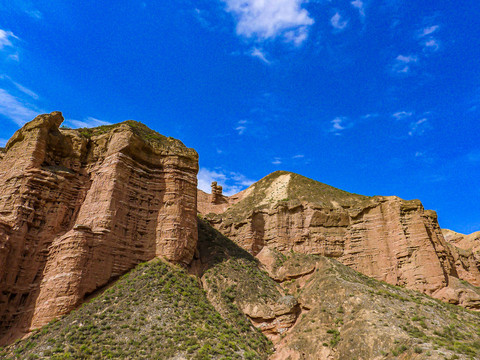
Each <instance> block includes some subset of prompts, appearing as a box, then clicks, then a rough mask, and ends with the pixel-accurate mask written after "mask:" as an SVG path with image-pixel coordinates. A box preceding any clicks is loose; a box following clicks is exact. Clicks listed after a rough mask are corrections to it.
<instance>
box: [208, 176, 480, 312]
mask: <svg viewBox="0 0 480 360" xmlns="http://www.w3.org/2000/svg"><path fill="white" fill-rule="evenodd" d="M237 198H238V200H236V201H231V200H230V201H231V202H233V204H232V205H230V206H229V207H228V208H227V209H226V210H225V211H223V212H220V211H219V212H218V213H217V214H216V215H215V214H210V215H208V216H207V218H208V220H209V222H210V223H211V224H212V225H213V226H214V227H215V228H216V229H218V230H219V231H220V232H221V233H223V234H224V235H225V236H227V237H229V238H230V239H232V240H234V241H235V242H236V243H237V244H239V245H240V246H242V247H243V248H244V249H246V250H247V251H249V252H250V253H251V254H253V255H257V254H259V253H261V251H262V249H264V248H265V247H266V248H270V249H276V250H279V251H280V252H283V253H287V252H290V251H294V252H298V253H303V254H319V255H324V256H328V257H334V258H336V259H338V260H339V261H340V262H342V263H343V264H345V265H347V266H349V267H351V268H353V269H355V270H357V271H359V272H361V273H363V274H365V275H367V276H371V277H373V278H375V279H377V280H382V281H386V282H388V283H390V284H393V285H401V286H406V287H407V288H409V289H413V290H418V291H421V292H423V293H426V294H428V295H432V296H436V297H439V298H441V299H443V300H447V301H450V302H452V303H457V304H461V305H463V306H466V307H470V308H480V306H479V304H480V303H479V301H480V295H479V294H478V293H477V291H473V290H472V289H470V288H468V289H467V287H466V285H465V284H463V283H461V282H458V281H455V280H454V279H463V280H466V281H469V282H471V283H472V284H478V282H479V281H480V273H479V271H478V269H479V267H478V262H477V263H473V262H472V261H473V260H472V259H473V258H472V257H470V258H469V260H468V261H469V262H468V264H467V263H462V259H463V257H461V256H460V255H458V252H457V253H455V251H452V246H450V245H449V244H448V242H447V241H446V240H445V238H444V236H443V234H442V231H441V229H440V227H439V225H438V221H437V216H436V213H435V212H434V211H430V210H424V208H423V206H422V204H421V203H420V201H418V200H410V201H406V200H402V199H400V198H398V197H395V196H375V197H366V196H362V195H357V194H350V193H347V192H345V191H342V190H339V189H336V188H333V187H330V186H328V185H325V184H321V183H319V182H316V181H313V180H310V179H307V178H305V177H303V176H301V175H297V174H293V173H289V172H284V171H283V172H282V171H279V172H275V173H273V174H270V175H269V176H267V177H265V178H264V179H262V180H260V181H259V182H257V183H255V184H253V185H252V186H251V187H250V188H248V189H247V190H245V191H244V192H243V193H242V196H241V197H237ZM226 202H229V200H226ZM210 210H214V209H210ZM459 256H460V258H461V259H460V260H458V257H459ZM456 257H457V258H456ZM444 289H448V291H446V290H444ZM452 291H453V292H454V293H455V294H456V295H452ZM472 291H473V292H472ZM462 294H463V295H462Z"/></svg>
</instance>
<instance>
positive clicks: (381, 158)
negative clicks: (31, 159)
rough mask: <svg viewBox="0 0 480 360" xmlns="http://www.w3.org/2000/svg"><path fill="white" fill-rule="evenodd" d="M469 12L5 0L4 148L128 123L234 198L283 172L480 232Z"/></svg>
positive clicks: (207, 1)
mask: <svg viewBox="0 0 480 360" xmlns="http://www.w3.org/2000/svg"><path fill="white" fill-rule="evenodd" d="M479 15H480V2H478V1H477V0H475V1H474V0H466V1H461V2H452V1H445V0H440V1H435V2H433V1H428V2H427V1H399V0H384V1H380V0H354V1H351V0H350V1H334V0H332V1H327V0H325V1H323V0H310V1H302V0H276V1H274V0H195V1H194V0H177V1H148V0H146V1H141V0H140V1H134V0H129V1H126V0H119V1H114V2H113V1H100V2H98V1H96V2H89V1H84V2H65V1H54V0H53V1H52V0H50V1H43V0H38V1H28V0H8V1H7V0H0V124H1V125H2V126H1V127H0V143H1V144H4V143H5V142H6V140H7V139H8V138H9V137H10V136H11V135H12V134H13V133H14V132H15V131H16V130H17V129H18V128H19V127H20V126H21V125H22V124H24V123H25V122H26V121H28V120H31V119H32V118H33V117H35V115H37V114H39V113H44V112H51V111H54V110H60V111H62V112H63V114H64V116H65V119H66V121H65V125H67V126H71V127H82V126H95V125H101V124H106V123H115V122H119V121H124V120H127V119H134V120H138V121H141V122H143V123H145V124H147V125H148V126H149V127H151V128H153V129H155V130H157V131H158V132H160V133H162V134H164V135H167V136H173V137H176V138H178V139H181V140H182V141H183V142H184V143H185V144H186V145H187V146H189V147H193V148H195V149H196V150H197V151H198V153H199V155H200V167H201V169H200V174H199V185H200V186H201V187H202V188H207V189H208V187H209V183H210V181H212V180H217V181H219V182H220V183H221V184H223V185H224V188H225V189H226V191H227V192H228V193H235V192H237V191H239V190H241V189H243V188H245V187H246V186H248V185H249V184H251V183H252V182H253V181H256V180H258V179H260V178H262V177H263V176H265V175H267V174H269V173H270V172H273V171H275V170H289V171H293V172H297V173H300V174H302V175H305V176H308V177H310V178H313V179H315V180H318V181H321V182H324V183H327V184H330V185H333V186H336V187H339V188H341V189H344V190H347V191H350V192H355V193H360V194H365V195H397V196H400V197H402V198H405V199H415V198H418V199H420V200H422V202H423V203H424V205H425V207H426V208H429V209H434V210H436V211H437V212H438V214H439V222H440V225H441V226H442V227H445V228H450V229H453V230H456V231H459V232H463V233H470V232H473V231H476V230H480V201H479V198H480V187H479V179H480V145H479V142H478V135H479V129H480V126H479V124H478V120H479V118H480V22H479V20H478V19H479Z"/></svg>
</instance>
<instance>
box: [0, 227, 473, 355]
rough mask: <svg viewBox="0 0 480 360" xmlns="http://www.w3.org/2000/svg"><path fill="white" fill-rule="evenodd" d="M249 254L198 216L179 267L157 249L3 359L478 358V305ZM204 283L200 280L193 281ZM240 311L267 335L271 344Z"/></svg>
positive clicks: (323, 261)
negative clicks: (191, 256) (190, 259)
mask: <svg viewBox="0 0 480 360" xmlns="http://www.w3.org/2000/svg"><path fill="white" fill-rule="evenodd" d="M259 259H260V260H261V261H262V262H263V263H264V264H268V265H267V266H265V267H263V266H262V265H260V263H259V261H258V260H256V259H255V258H253V257H252V256H251V255H249V254H248V253H247V252H245V251H244V250H243V249H241V248H239V247H238V246H236V245H235V244H234V243H233V242H231V241H230V240H228V239H227V238H225V237H223V236H222V235H221V234H219V233H218V232H216V231H215V230H214V229H212V228H210V227H209V226H208V225H207V224H206V223H204V222H203V221H201V220H200V222H199V252H198V258H197V259H196V260H195V261H194V263H193V265H192V267H191V269H190V271H191V272H195V273H197V275H198V276H200V278H201V282H199V279H198V278H197V277H195V276H192V275H188V274H187V272H186V271H185V270H183V269H181V268H179V267H176V266H172V265H169V264H167V263H165V262H163V261H162V260H159V259H156V260H152V261H150V262H148V263H144V264H141V265H139V266H137V267H136V268H135V269H134V270H132V271H131V272H130V273H129V274H127V275H125V276H123V277H122V278H121V279H119V280H118V281H116V282H115V283H114V284H113V285H112V286H110V287H108V288H106V289H104V290H102V291H101V293H99V294H95V295H94V296H92V299H91V300H90V301H88V302H87V303H85V304H84V305H83V306H82V307H81V308H79V309H78V310H76V311H74V312H72V313H71V314H69V315H66V316H64V317H63V318H61V319H59V320H58V321H53V322H52V323H50V324H49V325H47V326H45V327H44V328H42V329H40V330H38V331H36V332H34V333H33V334H32V336H31V337H30V338H28V339H26V340H23V341H20V342H17V343H16V344H15V345H13V346H11V347H9V348H7V349H4V353H3V357H4V358H5V359H68V358H74V359H82V358H83V359H94V358H98V359H107V358H118V359H132V358H135V359H136V358H139V359H141V358H145V359H267V358H268V359H271V360H275V359H287V358H288V359H292V360H296V359H308V360H314V359H342V360H353V359H357V360H371V359H425V358H429V359H477V358H478V357H479V356H480V315H479V314H478V313H476V312H471V311H468V310H466V309H463V308H461V307H458V306H454V305H448V304H444V303H442V302H440V301H437V300H434V299H432V298H430V297H428V296H426V295H423V294H420V293H418V292H415V291H410V290H406V289H403V288H399V287H394V286H391V285H389V284H386V283H384V282H379V281H376V280H374V279H371V278H368V277H366V276H364V275H362V274H360V273H358V272H356V271H354V270H352V269H350V268H348V267H346V266H344V265H342V264H340V263H339V262H338V261H336V260H333V259H328V258H325V257H323V256H318V255H304V254H295V253H289V254H286V255H284V254H281V253H280V252H277V251H270V250H267V249H265V250H264V251H263V252H262V253H261V254H259ZM200 284H203V287H204V290H203V289H202V287H201V285H200ZM250 321H251V322H252V323H253V324H254V325H255V326H257V327H258V328H259V329H261V330H262V331H263V332H264V333H265V335H266V336H268V337H270V338H271V339H272V341H273V342H274V344H275V350H274V352H272V345H271V343H270V342H269V341H268V340H267V339H266V338H265V337H264V336H263V335H262V334H261V333H260V332H259V331H257V330H255V329H254V327H253V326H252V325H251V323H250Z"/></svg>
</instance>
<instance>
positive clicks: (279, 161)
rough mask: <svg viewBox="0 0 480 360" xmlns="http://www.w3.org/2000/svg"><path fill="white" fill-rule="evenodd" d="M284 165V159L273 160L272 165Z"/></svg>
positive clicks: (276, 158)
mask: <svg viewBox="0 0 480 360" xmlns="http://www.w3.org/2000/svg"><path fill="white" fill-rule="evenodd" d="M281 163H282V158H279V157H275V158H273V161H272V164H273V165H280V164H281Z"/></svg>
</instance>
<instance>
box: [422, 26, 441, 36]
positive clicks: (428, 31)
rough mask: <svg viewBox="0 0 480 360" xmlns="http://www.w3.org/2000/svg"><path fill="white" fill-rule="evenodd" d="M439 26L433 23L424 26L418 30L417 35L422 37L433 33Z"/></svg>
mask: <svg viewBox="0 0 480 360" xmlns="http://www.w3.org/2000/svg"><path fill="white" fill-rule="evenodd" d="M439 28H440V26H438V25H433V26H429V27H426V28H424V29H422V30H421V31H420V32H419V35H418V37H424V36H427V35H430V34H433V33H434V32H435V31H437V30H438V29H439Z"/></svg>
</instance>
